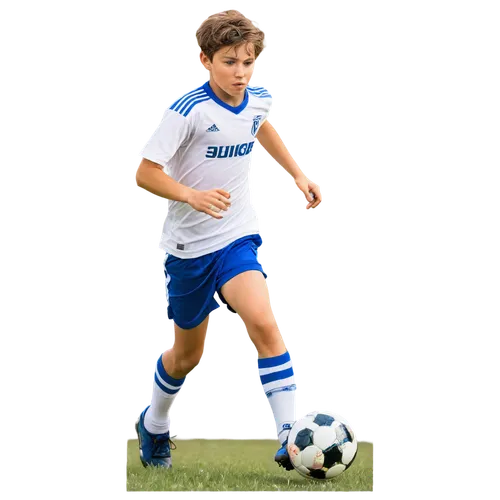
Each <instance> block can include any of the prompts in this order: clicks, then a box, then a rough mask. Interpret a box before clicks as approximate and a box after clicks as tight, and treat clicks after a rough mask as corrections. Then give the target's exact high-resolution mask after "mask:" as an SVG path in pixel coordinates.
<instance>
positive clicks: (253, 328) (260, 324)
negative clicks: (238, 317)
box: [247, 316, 279, 338]
mask: <svg viewBox="0 0 500 500" xmlns="http://www.w3.org/2000/svg"><path fill="white" fill-rule="evenodd" d="M247 329H248V331H249V333H250V335H251V336H257V337H263V338H272V337H273V336H275V335H276V334H278V335H279V329H278V325H277V323H276V320H275V319H274V318H272V317H265V316H260V317H256V318H255V319H253V320H252V321H251V322H249V324H248V325H247Z"/></svg>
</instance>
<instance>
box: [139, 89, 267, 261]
mask: <svg viewBox="0 0 500 500" xmlns="http://www.w3.org/2000/svg"><path fill="white" fill-rule="evenodd" d="M271 103H272V98H271V95H270V94H269V92H268V91H267V90H266V89H264V88H263V87H247V88H246V89H245V98H244V99H243V102H242V103H241V104H240V105H239V106H237V107H234V106H230V105H229V104H226V103H225V102H223V101H222V100H221V99H219V98H218V97H217V96H216V95H215V93H214V92H213V90H212V89H211V87H210V85H209V82H206V83H205V84H204V85H202V86H201V87H198V88H197V89H195V90H193V91H191V92H188V93H187V94H185V95H184V96H182V97H181V98H180V99H178V100H177V101H175V102H174V103H173V104H172V106H170V108H169V109H167V110H166V111H165V113H164V115H163V119H162V121H161V123H160V125H159V127H158V128H157V129H156V131H155V133H154V134H153V136H152V137H151V139H150V140H149V141H148V143H147V144H146V146H145V147H144V149H143V150H142V151H141V155H142V157H143V158H146V159H147V160H151V161H152V162H155V163H158V164H160V165H161V166H162V167H164V169H166V173H167V174H168V175H169V176H171V177H172V178H173V179H175V180H176V181H177V182H180V183H181V184H183V185H185V186H188V187H191V188H194V189H197V190H199V191H206V190H210V189H217V188H220V189H224V190H225V191H227V192H228V193H230V195H231V198H230V199H229V201H230V202H231V206H230V207H229V209H228V210H227V211H221V215H222V216H223V218H222V219H215V218H214V217H212V216H210V215H208V214H206V213H204V212H198V211H197V210H195V209H194V208H192V207H191V206H190V205H189V204H188V203H184V202H180V201H173V200H169V202H168V214H167V217H166V219H165V223H164V225H163V233H162V237H161V241H160V248H162V249H163V250H165V251H166V252H167V253H169V254H172V255H174V256H176V257H180V258H183V259H191V258H194V257H200V256H202V255H205V254H208V253H212V252H215V251H217V250H220V249H221V248H223V247H225V246H226V245H229V244H230V243H232V242H233V241H235V240H237V239H238V238H242V237H243V236H247V235H250V234H256V233H258V232H259V227H258V220H257V215H256V213H255V211H254V209H253V207H252V204H251V202H250V190H249V180H248V174H249V168H250V159H251V152H252V148H253V146H254V142H255V135H256V134H257V131H258V130H259V127H260V126H261V125H262V123H264V121H265V120H266V119H267V116H268V115H269V111H270V108H271Z"/></svg>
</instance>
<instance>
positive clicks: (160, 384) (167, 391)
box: [153, 371, 179, 396]
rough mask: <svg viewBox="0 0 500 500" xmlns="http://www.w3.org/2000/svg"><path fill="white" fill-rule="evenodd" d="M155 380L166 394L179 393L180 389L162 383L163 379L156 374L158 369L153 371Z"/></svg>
mask: <svg viewBox="0 0 500 500" xmlns="http://www.w3.org/2000/svg"><path fill="white" fill-rule="evenodd" d="M153 380H154V381H155V382H156V383H157V384H158V387H159V388H160V389H161V390H162V391H163V392H165V393H166V394H170V395H171V396H172V395H174V394H177V393H178V392H179V389H174V390H172V389H169V388H168V387H166V386H165V385H163V384H162V383H161V381H160V380H159V379H158V377H157V376H156V371H154V372H153Z"/></svg>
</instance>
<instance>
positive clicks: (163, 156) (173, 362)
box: [136, 10, 321, 470]
mask: <svg viewBox="0 0 500 500" xmlns="http://www.w3.org/2000/svg"><path fill="white" fill-rule="evenodd" d="M196 37H197V40H198V44H199V46H200V48H201V53H200V59H201V63H202V64H203V66H204V67H205V68H206V69H207V70H208V71H209V72H210V80H209V81H207V82H206V83H205V84H204V85H202V86H200V87H197V88H194V90H190V91H189V92H187V93H186V94H184V95H182V96H181V97H180V98H179V99H177V100H175V102H174V103H173V104H172V105H171V106H170V108H169V109H167V110H166V111H165V113H164V115H163V119H162V121H161V123H160V125H159V126H158V128H157V129H156V131H155V132H154V134H153V135H152V137H151V139H150V140H149V141H148V143H147V144H146V146H145V147H144V149H143V150H142V152H141V153H142V157H143V159H142V161H141V163H140V165H139V168H138V170H137V184H138V185H139V186H140V187H142V188H144V189H146V190H148V191H150V192H151V193H154V194H156V195H158V196H162V197H163V198H167V199H168V200H169V202H168V215H167V218H166V220H165V223H164V226H163V233H162V238H161V242H160V248H162V249H163V250H164V251H165V252H166V255H165V261H164V272H165V278H166V292H167V301H168V317H169V319H173V320H174V330H175V340H174V345H173V346H172V348H171V349H169V350H167V351H166V352H164V353H163V354H162V355H161V356H160V358H159V359H158V362H157V364H156V373H155V376H154V384H153V395H152V400H151V405H150V406H148V407H147V408H146V409H145V410H144V411H143V412H142V413H141V414H140V416H139V419H138V421H137V423H136V430H137V434H138V437H139V449H140V457H141V461H142V464H143V465H144V466H148V465H156V466H160V467H165V468H170V467H171V466H172V459H171V455H170V445H171V444H172V442H171V440H170V432H169V428H170V418H169V411H170V408H171V406H172V403H173V402H174V400H175V398H176V396H177V394H178V393H179V391H180V390H181V388H182V384H183V383H184V380H185V377H186V375H187V374H188V373H189V372H190V371H191V370H192V369H193V368H194V367H195V366H196V365H197V364H198V363H199V361H200V359H201V356H202V354H203V347H204V342H205V336H206V333H207V327H208V320H209V315H210V313H211V312H212V311H213V310H215V309H217V308H218V307H219V304H218V303H217V302H216V300H215V299H214V294H215V292H217V294H218V295H219V298H220V300H221V301H222V302H223V303H224V304H226V305H227V307H228V309H229V310H230V311H231V312H233V313H237V314H238V315H239V316H240V317H241V319H242V320H243V322H244V324H245V327H246V329H247V331H248V334H249V336H250V339H251V340H252V342H253V344H254V345H255V347H256V349H257V353H258V369H259V375H260V380H261V382H262V385H263V388H264V391H265V394H266V396H267V398H268V401H269V404H270V405H271V409H272V411H273V414H274V418H275V421H276V429H277V434H278V440H279V442H280V445H281V447H280V449H279V450H278V452H277V453H276V456H275V461H276V462H277V463H278V464H279V465H280V466H281V467H285V468H286V469H287V470H291V469H292V465H291V463H290V459H289V456H288V452H287V449H286V445H287V437H288V433H289V431H290V428H291V426H292V424H293V423H294V421H295V389H296V386H295V383H294V374H293V368H292V361H291V358H290V354H289V353H288V351H287V348H286V347H285V343H284V342H283V338H282V337H281V334H280V331H279V329H278V325H277V324H276V320H275V318H274V315H273V312H272V310H271V305H270V300H269V294H268V288H267V285H266V280H265V279H266V278H267V275H266V274H265V273H264V271H263V269H262V266H261V264H260V263H259V262H258V260H257V249H258V248H259V247H260V246H261V244H262V239H261V237H260V235H259V227H258V221H257V217H256V214H255V212H254V210H253V208H252V205H251V203H250V193H249V180H248V173H249V166H250V159H251V152H252V149H253V146H254V143H255V139H258V141H259V142H260V143H261V144H262V146H263V147H264V148H265V149H266V150H267V151H268V152H269V154H270V155H271V156H272V157H273V158H274V159H275V160H276V161H277V162H278V163H279V164H280V165H281V166H282V167H283V168H284V169H285V170H286V171H287V172H288V173H289V174H290V175H292V176H293V178H294V179H295V183H296V185H297V187H298V188H299V189H300V190H301V191H302V192H303V193H304V195H305V197H306V199H307V201H308V202H309V203H308V204H307V206H306V208H307V209H309V208H316V207H317V206H318V205H319V204H320V203H321V193H320V189H319V186H318V185H317V184H315V183H314V182H312V181H310V180H309V179H308V178H307V177H306V176H305V175H304V174H303V173H302V171H301V170H300V169H299V167H298V165H297V164H296V163H295V161H294V160H293V158H292V157H291V156H290V154H289V153H288V151H287V149H286V148H285V145H284V144H283V142H282V141H281V139H280V137H279V136H278V134H277V132H276V131H275V129H274V128H273V127H272V125H271V124H270V123H269V121H268V120H267V117H268V115H269V110H270V108H271V102H272V97H271V95H270V93H269V92H268V91H267V90H266V89H265V88H264V87H250V86H249V82H250V79H251V77H252V73H253V70H254V67H255V61H256V59H257V57H258V56H259V54H260V53H261V52H262V50H263V49H264V33H263V32H262V31H261V30H259V29H258V28H257V27H255V26H254V25H253V24H252V22H251V21H250V20H248V19H247V18H246V17H245V16H243V15H242V14H241V13H240V12H238V11H235V10H228V11H224V12H221V13H219V14H215V15H212V16H210V17H209V18H208V19H206V20H205V21H204V22H203V23H202V25H201V26H200V28H199V29H198V31H197V32H196Z"/></svg>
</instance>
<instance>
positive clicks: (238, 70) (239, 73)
mask: <svg viewBox="0 0 500 500" xmlns="http://www.w3.org/2000/svg"><path fill="white" fill-rule="evenodd" d="M244 75H245V71H244V70H243V66H240V65H236V69H235V72H234V76H244Z"/></svg>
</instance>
